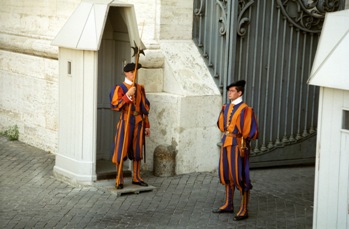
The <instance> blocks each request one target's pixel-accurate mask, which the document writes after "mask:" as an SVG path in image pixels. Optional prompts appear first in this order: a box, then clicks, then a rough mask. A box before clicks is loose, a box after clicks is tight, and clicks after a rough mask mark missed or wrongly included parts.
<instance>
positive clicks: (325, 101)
mask: <svg viewBox="0 0 349 229" xmlns="http://www.w3.org/2000/svg"><path fill="white" fill-rule="evenodd" d="M308 83H309V84H311V85H316V86H320V97H319V116H318V131H317V144H316V171H315V188H314V215H313V228H343V229H344V228H349V10H344V11H338V12H335V13H328V14H326V18H325V22H324V26H323V30H322V33H321V37H320V41H319V44H318V48H317V52H316V55H315V59H314V64H313V67H312V72H311V74H310V78H309V80H308Z"/></svg>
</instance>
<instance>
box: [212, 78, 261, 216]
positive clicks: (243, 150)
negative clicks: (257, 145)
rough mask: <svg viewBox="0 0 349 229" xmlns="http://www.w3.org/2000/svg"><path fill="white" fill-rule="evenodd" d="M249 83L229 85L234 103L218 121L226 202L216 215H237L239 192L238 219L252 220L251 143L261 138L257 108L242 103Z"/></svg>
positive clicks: (215, 210) (242, 81)
mask: <svg viewBox="0 0 349 229" xmlns="http://www.w3.org/2000/svg"><path fill="white" fill-rule="evenodd" d="M245 84H246V81H244V80H240V81H237V82H235V83H232V84H230V85H229V86H227V91H228V98H229V100H230V103H227V104H225V105H223V107H222V110H221V112H220V114H219V118H218V121H217V125H218V128H219V129H220V130H221V131H222V133H223V135H222V140H221V143H222V146H221V150H220V158H219V166H218V168H219V170H218V176H219V180H220V183H221V184H223V185H224V186H225V192H226V196H225V199H226V200H225V203H224V204H223V206H221V207H219V208H218V209H214V210H213V212H214V213H233V212H234V204H233V197H234V191H235V189H238V190H239V191H240V194H241V204H240V209H239V211H238V212H237V214H236V215H235V216H234V220H242V219H246V218H248V210H247V204H248V201H249V197H250V189H252V184H251V181H250V166H249V154H250V141H251V140H253V139H257V137H258V126H257V119H256V117H255V114H254V112H253V109H252V108H251V107H249V106H247V104H246V103H244V102H243V101H242V95H243V94H244V89H245Z"/></svg>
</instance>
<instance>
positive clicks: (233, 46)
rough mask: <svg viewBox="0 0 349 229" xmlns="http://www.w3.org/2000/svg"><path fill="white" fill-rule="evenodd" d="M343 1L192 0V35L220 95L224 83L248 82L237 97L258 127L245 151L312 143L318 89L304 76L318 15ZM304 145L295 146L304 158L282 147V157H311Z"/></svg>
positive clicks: (339, 6) (321, 18)
mask: <svg viewBox="0 0 349 229" xmlns="http://www.w3.org/2000/svg"><path fill="white" fill-rule="evenodd" d="M344 4H345V2H344V0H273V1H258V0H238V1H228V0H194V22H193V39H194V42H195V43H196V44H197V46H198V48H199V50H200V51H201V52H202V55H203V57H204V59H205V61H206V64H207V66H208V67H209V69H210V71H211V74H212V76H213V78H214V80H215V82H216V84H217V86H218V87H219V88H220V90H221V93H222V96H223V99H224V100H225V101H226V98H227V96H226V91H225V90H224V88H225V87H226V85H228V84H229V83H231V82H232V81H236V80H238V79H245V80H246V81H247V84H246V90H245V95H244V100H245V101H246V102H247V104H249V105H250V106H251V107H253V108H254V110H255V112H256V114H257V119H258V120H259V128H260V137H259V140H258V141H256V142H255V143H254V145H253V154H252V156H258V155H264V154H267V153H270V152H272V151H275V150H276V149H280V148H283V151H285V149H286V148H287V147H285V146H289V145H297V144H301V143H302V142H304V141H309V139H310V138H312V139H313V140H312V142H315V141H314V139H315V137H314V136H315V135H316V126H317V123H316V121H317V106H318V89H317V88H316V87H313V86H309V85H308V84H307V83H306V81H307V79H308V76H309V74H310V71H311V66H312V62H313V58H314V55H315V52H316V47H317V43H318V40H319V35H320V32H321V29H322V25H323V22H324V18H325V13H327V12H334V11H338V10H341V9H344ZM299 148H300V147H299ZM313 148H314V149H311V150H312V151H313V156H312V157H313V158H314V156H315V145H314V147H313ZM294 149H295V148H293V150H294ZM308 150H309V147H308V148H307V147H303V149H300V151H302V152H301V153H300V154H303V155H300V154H299V153H297V152H289V155H286V156H285V159H284V160H288V159H290V158H292V155H297V156H296V157H311V156H309V154H308V153H307V152H306V151H308ZM290 155H291V156H290ZM304 155H307V156H304ZM287 158H288V159H287ZM263 160H264V159H263Z"/></svg>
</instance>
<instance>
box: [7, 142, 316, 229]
mask: <svg viewBox="0 0 349 229" xmlns="http://www.w3.org/2000/svg"><path fill="white" fill-rule="evenodd" d="M0 159H1V162H0V177H1V180H0V182H1V183H0V200H1V210H0V227H1V228H6V229H7V228H268V229H270V228H311V227H312V216H313V208H312V206H313V189H314V173H315V171H314V169H315V168H314V167H313V166H309V167H288V168H273V169H270V168H269V169H258V170H252V171H251V178H252V182H253V185H254V188H253V189H252V191H251V200H250V204H249V215H250V217H249V218H248V219H247V220H245V221H239V222H235V221H233V214H214V213H212V212H211V211H212V209H213V208H216V207H219V206H220V205H221V204H222V203H223V201H224V188H223V186H222V185H221V184H219V181H218V177H217V174H216V173H191V174H185V175H177V176H174V177H170V178H162V177H155V176H152V175H151V174H148V175H145V176H144V179H145V180H146V181H147V182H148V183H149V184H151V185H153V186H155V187H156V189H155V190H153V191H150V192H142V193H139V194H128V195H122V196H117V195H116V194H115V192H114V191H112V190H109V189H107V188H104V187H103V185H100V184H101V183H98V182H97V183H96V184H94V185H93V186H76V185H75V186H72V185H69V184H67V183H64V182H62V181H59V180H57V179H56V178H55V177H54V176H53V166H54V159H55V157H54V155H52V154H49V153H47V152H44V151H42V150H39V149H37V148H34V147H31V146H28V145H26V144H24V143H21V142H18V141H8V140H7V139H6V138H4V137H0ZM110 182H114V181H110ZM239 200H240V199H239V196H238V192H235V199H234V202H235V208H236V209H237V208H238V206H239Z"/></svg>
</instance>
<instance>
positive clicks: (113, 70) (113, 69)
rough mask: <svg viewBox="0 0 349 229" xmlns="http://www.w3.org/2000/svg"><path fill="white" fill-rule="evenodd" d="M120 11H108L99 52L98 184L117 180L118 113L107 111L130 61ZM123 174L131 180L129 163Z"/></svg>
mask: <svg viewBox="0 0 349 229" xmlns="http://www.w3.org/2000/svg"><path fill="white" fill-rule="evenodd" d="M122 10H123V8H122V7H110V9H109V13H108V16H107V20H106V24H105V28H104V33H103V37H102V41H101V45H100V49H99V51H98V98H97V149H96V154H97V155H96V174H97V180H101V179H111V178H115V176H116V167H115V165H114V164H113V163H112V162H111V158H112V155H113V149H114V135H115V131H116V124H117V122H118V120H119V117H120V113H119V112H116V111H112V110H111V109H110V102H109V92H110V91H111V89H112V88H114V86H115V85H116V84H120V83H121V82H123V81H124V78H125V76H124V73H123V66H124V64H125V63H126V62H129V61H130V60H131V46H130V40H129V39H130V38H129V34H128V29H127V25H126V23H125V21H124V19H123V18H122V16H121V15H122V13H121V11H122ZM123 170H124V176H130V174H131V166H130V163H124V165H123Z"/></svg>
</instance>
